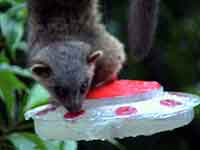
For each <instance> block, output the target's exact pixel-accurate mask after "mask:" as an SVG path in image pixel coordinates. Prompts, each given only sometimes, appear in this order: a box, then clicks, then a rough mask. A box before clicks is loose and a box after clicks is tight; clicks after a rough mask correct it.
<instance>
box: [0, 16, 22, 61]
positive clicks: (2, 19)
mask: <svg viewBox="0 0 200 150" xmlns="http://www.w3.org/2000/svg"><path fill="white" fill-rule="evenodd" d="M0 28H1V32H2V35H3V36H4V38H5V40H6V43H7V46H8V49H9V51H10V53H11V56H12V57H13V58H15V56H16V49H17V48H18V44H19V43H20V41H21V39H22V37H23V33H24V24H23V23H22V22H19V21H16V20H15V19H13V18H12V17H11V16H9V15H8V14H0Z"/></svg>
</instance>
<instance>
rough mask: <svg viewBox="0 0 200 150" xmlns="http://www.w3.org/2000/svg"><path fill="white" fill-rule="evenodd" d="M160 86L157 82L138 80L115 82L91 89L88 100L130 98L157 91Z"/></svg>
mask: <svg viewBox="0 0 200 150" xmlns="http://www.w3.org/2000/svg"><path fill="white" fill-rule="evenodd" d="M160 88H161V85H160V84H159V83H158V82H154V81H152V82H150V81H138V80H116V81H113V82H111V83H109V84H106V85H104V86H101V87H98V88H95V89H92V90H91V91H90V92H89V93H88V95H87V98H88V99H101V98H114V97H117V96H132V95H137V94H142V93H145V92H150V91H153V90H158V89H160Z"/></svg>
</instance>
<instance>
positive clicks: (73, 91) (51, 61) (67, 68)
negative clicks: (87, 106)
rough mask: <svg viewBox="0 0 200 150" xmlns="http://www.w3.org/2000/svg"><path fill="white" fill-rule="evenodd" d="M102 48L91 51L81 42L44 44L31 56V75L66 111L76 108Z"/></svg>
mask: <svg viewBox="0 0 200 150" xmlns="http://www.w3.org/2000/svg"><path fill="white" fill-rule="evenodd" d="M102 54H103V53H102V51H93V52H91V47H90V46H89V45H88V44H86V43H83V42H68V43H66V44H60V43H57V44H54V45H53V46H48V47H45V48H43V49H41V50H39V51H38V52H37V54H36V55H35V56H34V57H32V58H31V62H30V67H31V70H32V73H33V77H34V78H35V79H36V80H37V81H39V82H40V83H41V84H42V85H43V86H44V87H45V88H46V89H47V90H48V91H49V93H50V94H51V96H52V97H54V98H55V99H56V100H57V101H58V102H59V103H60V104H61V105H63V106H64V107H65V108H66V109H67V110H68V111H70V112H76V111H79V110H80V109H81V107H82V103H83V100H84V98H85V96H86V94H87V92H88V90H89V88H90V85H91V82H92V79H93V75H94V69H95V64H96V61H97V60H98V59H99V58H100V57H101V56H102Z"/></svg>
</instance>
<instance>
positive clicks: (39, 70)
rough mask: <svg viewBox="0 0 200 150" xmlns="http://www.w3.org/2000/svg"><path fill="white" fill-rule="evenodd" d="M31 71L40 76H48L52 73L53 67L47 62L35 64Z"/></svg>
mask: <svg viewBox="0 0 200 150" xmlns="http://www.w3.org/2000/svg"><path fill="white" fill-rule="evenodd" d="M31 71H32V73H33V74H35V75H36V76H39V77H42V78H48V77H49V76H50V75H51V73H52V71H51V68H50V67H49V66H48V65H46V64H34V65H33V66H32V67H31Z"/></svg>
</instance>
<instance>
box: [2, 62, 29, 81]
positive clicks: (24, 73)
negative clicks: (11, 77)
mask: <svg viewBox="0 0 200 150" xmlns="http://www.w3.org/2000/svg"><path fill="white" fill-rule="evenodd" d="M0 71H9V72H12V73H15V74H16V75H20V76H23V77H28V78H32V75H31V72H30V71H28V70H27V69H22V68H20V67H19V66H14V65H12V66H11V65H9V64H0Z"/></svg>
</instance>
